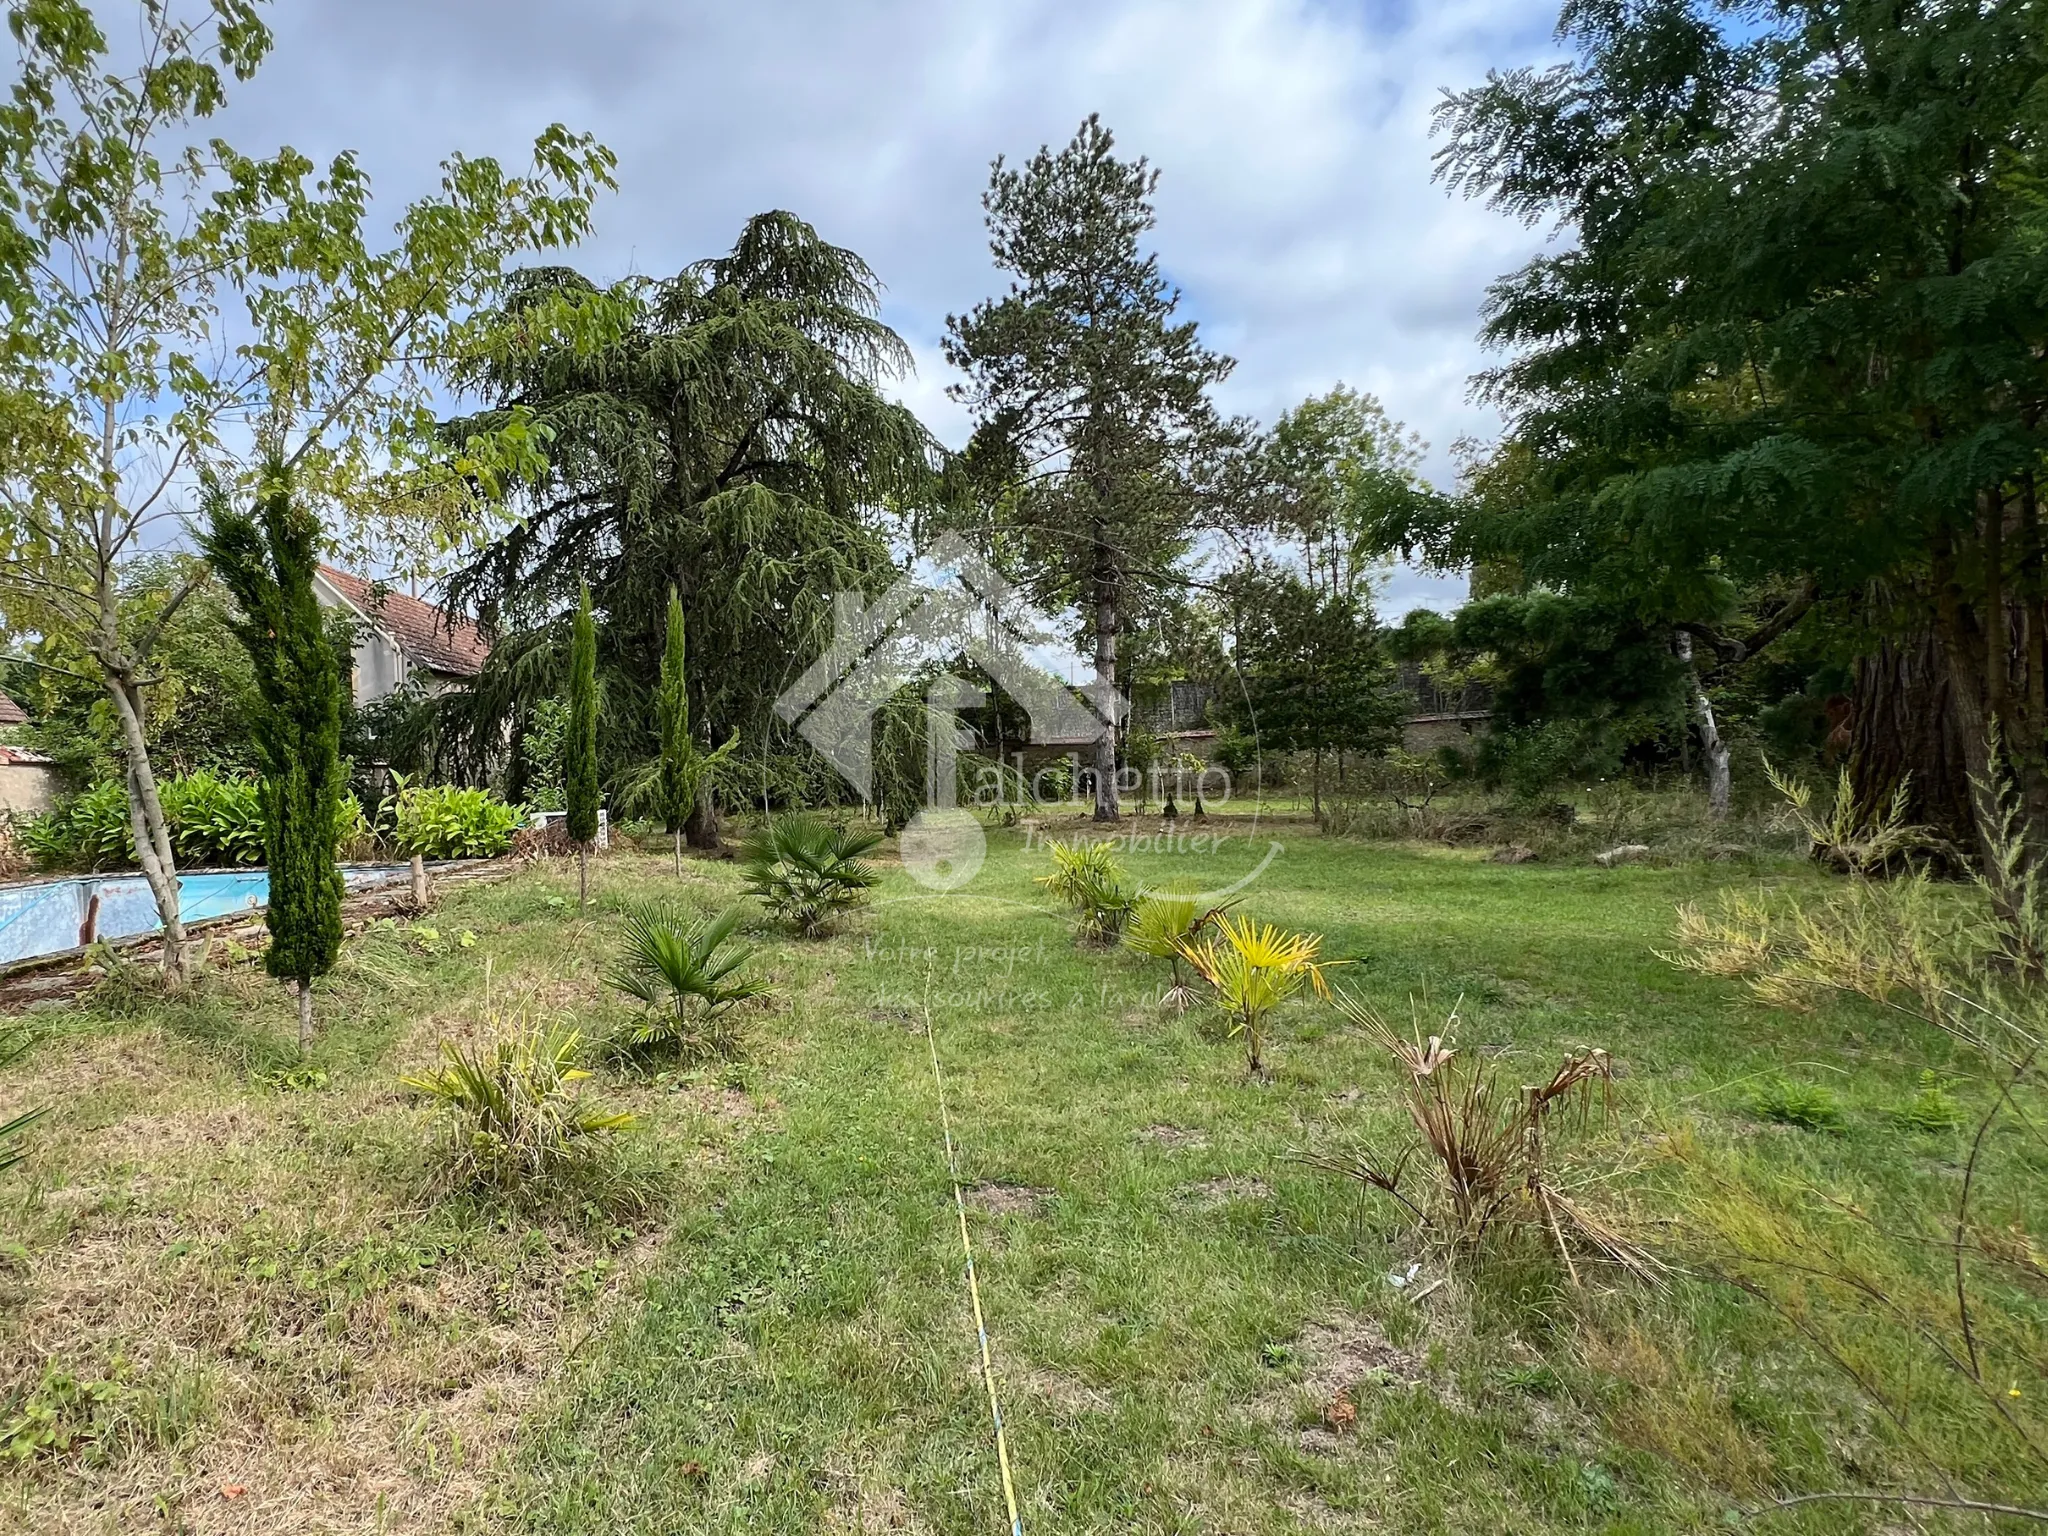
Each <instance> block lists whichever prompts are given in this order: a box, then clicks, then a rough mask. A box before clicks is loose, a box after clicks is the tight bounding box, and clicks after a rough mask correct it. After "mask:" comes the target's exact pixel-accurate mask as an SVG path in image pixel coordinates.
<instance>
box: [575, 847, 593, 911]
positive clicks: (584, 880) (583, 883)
mask: <svg viewBox="0 0 2048 1536" xmlns="http://www.w3.org/2000/svg"><path fill="white" fill-rule="evenodd" d="M576 905H577V906H578V907H579V908H582V909H583V910H585V911H588V910H589V908H590V844H588V843H578V844H577V845H576Z"/></svg>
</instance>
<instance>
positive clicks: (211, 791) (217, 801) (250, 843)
mask: <svg viewBox="0 0 2048 1536" xmlns="http://www.w3.org/2000/svg"><path fill="white" fill-rule="evenodd" d="M158 796H159V798H160V799H161V800H162V801H163V807H164V820H165V821H166V822H167V823H168V824H169V826H170V830H171V847H172V851H173V852H175V853H176V854H177V856H178V862H179V863H180V864H183V865H194V864H234V865H251V864H261V863H262V862H263V803H262V799H261V796H260V795H259V793H258V791H257V787H256V784H255V783H254V781H253V780H249V779H223V778H217V777H215V776H214V775H213V774H210V773H206V772H204V771H202V772H199V773H188V774H185V775H183V776H182V777H179V778H175V779H167V780H165V781H164V783H163V784H162V786H161V787H160V788H159V790H158ZM123 814H124V815H125V814H126V811H125V809H124V811H123ZM126 847H127V849H128V850H129V851H130V852H132V851H133V848H134V844H133V842H132V840H131V841H130V842H128V843H127V844H126Z"/></svg>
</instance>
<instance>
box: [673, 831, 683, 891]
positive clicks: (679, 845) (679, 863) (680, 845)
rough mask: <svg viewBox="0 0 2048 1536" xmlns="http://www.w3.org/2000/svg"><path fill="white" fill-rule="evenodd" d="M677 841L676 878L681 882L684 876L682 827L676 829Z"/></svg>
mask: <svg viewBox="0 0 2048 1536" xmlns="http://www.w3.org/2000/svg"><path fill="white" fill-rule="evenodd" d="M675 839H676V878H677V879H678V880H680V879H681V878H682V876H683V829H682V828H681V827H677V828H676V830H675Z"/></svg>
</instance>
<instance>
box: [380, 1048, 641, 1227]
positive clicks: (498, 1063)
mask: <svg viewBox="0 0 2048 1536" xmlns="http://www.w3.org/2000/svg"><path fill="white" fill-rule="evenodd" d="M584 1045H585V1042H584V1038H583V1034H582V1032H581V1031H580V1030H576V1029H571V1028H568V1027H566V1026H564V1025H562V1024H559V1023H537V1024H531V1025H526V1026H524V1027H522V1028H521V1029H520V1030H519V1031H518V1033H517V1034H515V1035H513V1036H512V1037H511V1038H509V1039H503V1040H500V1041H498V1042H497V1043H496V1044H494V1045H467V1046H465V1045H460V1044H458V1043H456V1042H455V1041H453V1040H443V1041H442V1042H441V1065H440V1068H439V1069H438V1070H437V1071H433V1072H425V1073H421V1074H419V1075H417V1076H413V1077H406V1078H403V1079H401V1081H402V1082H403V1084H404V1085H405V1086H406V1087H408V1088H411V1089H414V1090H415V1091H417V1092H419V1093H423V1094H425V1095H427V1096H428V1097H429V1098H431V1099H433V1100H435V1101H436V1102H437V1103H439V1104H441V1105H442V1106H443V1107H445V1108H446V1109H447V1110H448V1111H449V1112H450V1115H451V1117H452V1120H453V1126H452V1129H451V1134H450V1136H449V1138H448V1149H447V1150H448V1159H449V1164H450V1169H451V1172H452V1173H453V1174H454V1176H455V1180H456V1182H457V1183H458V1184H460V1185H463V1186H466V1187H472V1188H482V1189H488V1190H490V1191H492V1192H494V1193H496V1194H499V1195H502V1196H506V1197H510V1198H513V1199H528V1200H530V1199H546V1198H549V1197H550V1196H553V1195H555V1194H558V1193H565V1192H568V1191H571V1190H574V1191H577V1192H580V1193H588V1192H589V1185H590V1183H591V1182H592V1179H593V1178H595V1179H596V1180H597V1181H598V1182H606V1181H607V1179H608V1175H609V1173H610V1171H611V1164H612V1160H613V1145H612V1137H613V1136H614V1135H615V1134H616V1133H617V1132H619V1131H623V1130H626V1129H627V1128H629V1127H630V1126H632V1125H633V1123H634V1120H633V1116H631V1115H629V1114H620V1113H616V1112H613V1111H608V1110H605V1109H601V1108H598V1107H595V1106H592V1105H588V1104H585V1103H584V1102H583V1101H582V1098H581V1095H580V1093H579V1091H578V1088H577V1085H578V1084H579V1083H581V1082H582V1081H583V1080H584V1079H585V1078H587V1077H589V1076H590V1074H589V1073H588V1072H587V1071H585V1070H584V1069H583V1068H582V1067H581V1066H579V1065H578V1063H579V1061H580V1060H581V1059H582V1056H583V1050H584Z"/></svg>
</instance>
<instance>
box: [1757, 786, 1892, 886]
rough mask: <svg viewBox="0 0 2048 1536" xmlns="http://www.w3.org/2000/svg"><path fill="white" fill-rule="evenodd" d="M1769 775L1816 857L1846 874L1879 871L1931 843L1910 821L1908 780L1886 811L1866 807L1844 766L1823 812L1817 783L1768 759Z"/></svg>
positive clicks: (1786, 813)
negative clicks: (1796, 776)
mask: <svg viewBox="0 0 2048 1536" xmlns="http://www.w3.org/2000/svg"><path fill="white" fill-rule="evenodd" d="M1764 774H1765V776H1766V777H1768V778H1769V779H1770V781H1771V788H1773V789H1775V790H1776V791H1777V792H1778V793H1779V794H1780V795H1782V796H1783V797H1784V800H1785V808H1784V812H1783V814H1784V816H1785V818H1786V820H1787V821H1788V822H1789V823H1790V824H1791V825H1793V826H1795V827H1797V828H1798V829H1799V831H1800V832H1802V833H1804V834H1805V836H1806V841H1807V846H1808V849H1809V852H1810V856H1811V857H1812V858H1814V859H1815V860H1817V861H1819V862H1820V863H1823V864H1826V865H1828V866H1829V867H1830V868H1833V869H1837V870H1840V871H1841V872H1842V873H1844V874H1850V875H1867V874H1875V873H1877V872H1878V871H1880V870H1882V869H1884V868H1886V867H1887V866H1888V865H1890V864H1891V863H1893V862H1894V861H1895V860H1898V859H1900V858H1902V857H1903V856H1905V855H1906V854H1908V853H1911V852H1912V851H1913V850H1914V849H1916V848H1921V847H1924V846H1925V845H1926V843H1927V831H1926V829H1925V828H1923V827H1916V826H1914V825H1912V824H1911V823H1910V822H1908V821H1907V820H1906V811H1907V805H1908V800H1907V796H1908V792H1909V790H1910V788H1911V786H1910V785H1909V784H1907V783H1906V781H1905V780H1903V779H1901V780H1900V781H1899V785H1898V788H1897V789H1895V790H1894V791H1893V792H1892V797H1891V799H1890V801H1888V802H1887V803H1886V804H1885V806H1884V807H1883V808H1882V809H1876V808H1872V807H1867V806H1860V805H1858V804H1857V803H1856V791H1855V786H1854V785H1853V784H1852V783H1851V782H1850V778H1849V769H1848V766H1847V765H1846V764H1844V765H1843V768H1842V771H1841V773H1840V774H1839V775H1838V776H1837V778H1836V781H1835V797H1834V799H1833V801H1831V802H1830V803H1829V806H1828V809H1827V812H1826V814H1822V813H1820V812H1818V811H1816V810H1815V809H1814V808H1813V789H1812V786H1810V785H1808V784H1806V783H1805V782H1803V781H1801V780H1799V779H1794V778H1790V777H1788V776H1787V775H1784V774H1781V773H1779V772H1778V770H1777V769H1776V768H1774V767H1772V766H1771V764H1770V762H1769V761H1768V760H1766V761H1765V763H1764Z"/></svg>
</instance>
